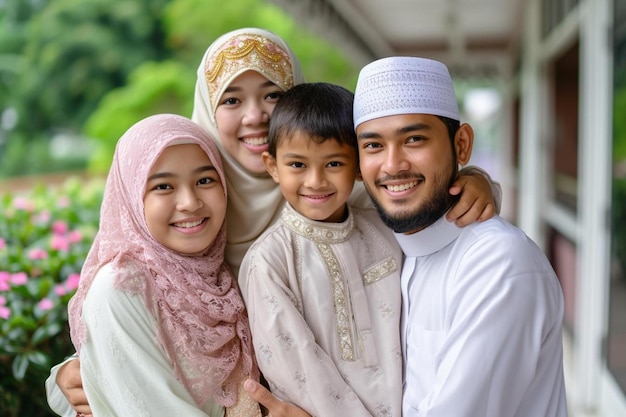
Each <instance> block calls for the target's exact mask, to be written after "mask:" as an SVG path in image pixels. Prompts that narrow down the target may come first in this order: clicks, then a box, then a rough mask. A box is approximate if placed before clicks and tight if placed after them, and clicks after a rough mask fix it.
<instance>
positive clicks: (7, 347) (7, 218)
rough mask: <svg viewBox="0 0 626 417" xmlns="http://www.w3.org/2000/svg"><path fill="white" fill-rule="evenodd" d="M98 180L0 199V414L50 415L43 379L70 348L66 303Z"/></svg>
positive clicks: (87, 241) (93, 225)
mask: <svg viewBox="0 0 626 417" xmlns="http://www.w3.org/2000/svg"><path fill="white" fill-rule="evenodd" d="M103 186H104V181H102V180H99V181H97V180H94V181H92V182H89V183H86V182H85V181H81V180H78V179H71V180H68V181H67V182H66V183H65V184H64V185H63V186H62V187H60V188H55V189H53V188H50V187H47V186H46V185H45V184H41V185H39V186H37V187H35V188H34V189H33V190H32V191H30V192H28V193H26V194H20V195H12V194H4V195H2V196H0V370H1V371H0V414H1V415H3V416H7V417H10V416H31V417H38V416H49V415H53V414H52V413H51V411H50V410H49V408H48V405H47V402H46V395H45V391H44V380H45V379H46V378H47V376H48V375H49V372H50V367H51V366H52V365H54V364H57V363H59V362H60V361H62V360H63V358H64V357H65V356H67V355H68V354H69V353H71V352H73V347H72V345H71V342H70V340H69V330H68V326H67V303H68V301H69V299H70V297H71V296H72V295H73V293H74V291H75V289H76V287H77V285H78V279H79V272H80V269H81V267H82V264H83V262H84V259H85V256H86V255H87V252H88V250H89V247H90V245H91V242H92V240H93V237H94V235H95V233H96V230H97V227H98V218H99V208H100V202H101V201H102V192H103Z"/></svg>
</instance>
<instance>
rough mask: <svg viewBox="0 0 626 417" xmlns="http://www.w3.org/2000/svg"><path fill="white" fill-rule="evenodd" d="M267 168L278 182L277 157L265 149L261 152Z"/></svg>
mask: <svg viewBox="0 0 626 417" xmlns="http://www.w3.org/2000/svg"><path fill="white" fill-rule="evenodd" d="M261 158H263V165H265V170H266V171H267V172H268V173H269V174H270V176H271V177H272V179H273V180H274V182H275V183H276V184H278V183H279V182H278V170H277V169H276V159H274V157H273V156H272V155H270V153H269V152H267V151H265V152H263V154H261Z"/></svg>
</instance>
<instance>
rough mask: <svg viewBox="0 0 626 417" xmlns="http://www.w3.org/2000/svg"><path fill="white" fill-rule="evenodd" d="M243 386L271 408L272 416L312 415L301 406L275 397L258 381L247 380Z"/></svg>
mask: <svg viewBox="0 0 626 417" xmlns="http://www.w3.org/2000/svg"><path fill="white" fill-rule="evenodd" d="M243 388H244V389H245V390H246V391H247V392H248V393H249V394H250V396H251V397H252V398H254V399H255V400H256V401H257V402H258V403H259V404H261V405H262V406H264V407H265V408H267V409H268V410H269V412H270V416H271V417H311V415H310V414H308V413H307V412H306V411H304V410H302V409H301V408H298V407H296V406H295V405H293V404H289V403H286V402H284V401H281V400H279V399H278V398H276V397H274V395H273V394H272V393H271V392H269V391H268V390H267V389H266V388H265V387H264V386H263V385H261V384H259V383H258V382H256V381H253V380H251V379H248V380H246V381H245V382H244V383H243Z"/></svg>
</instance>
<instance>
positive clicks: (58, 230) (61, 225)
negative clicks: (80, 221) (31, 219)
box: [52, 220, 69, 235]
mask: <svg viewBox="0 0 626 417" xmlns="http://www.w3.org/2000/svg"><path fill="white" fill-rule="evenodd" d="M68 230H69V227H67V223H65V222H62V221H60V220H57V221H55V222H54V223H52V232H53V233H54V234H55V235H64V234H66V233H67V231H68Z"/></svg>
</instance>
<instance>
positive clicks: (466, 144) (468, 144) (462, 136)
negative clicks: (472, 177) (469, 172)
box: [454, 123, 474, 165]
mask: <svg viewBox="0 0 626 417" xmlns="http://www.w3.org/2000/svg"><path fill="white" fill-rule="evenodd" d="M473 146H474V129H472V126H470V125H469V124H467V123H463V124H462V125H461V126H460V127H459V129H458V130H457V131H456V135H454V148H455V149H454V150H455V152H456V158H457V162H458V163H459V164H461V165H466V164H467V163H468V162H469V160H470V157H471V156H472V147H473Z"/></svg>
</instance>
